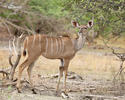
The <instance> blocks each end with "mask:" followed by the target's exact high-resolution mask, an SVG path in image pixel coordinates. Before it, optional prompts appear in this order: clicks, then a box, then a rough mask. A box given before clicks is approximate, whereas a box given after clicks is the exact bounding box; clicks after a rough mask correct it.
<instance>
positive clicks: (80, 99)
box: [0, 49, 125, 100]
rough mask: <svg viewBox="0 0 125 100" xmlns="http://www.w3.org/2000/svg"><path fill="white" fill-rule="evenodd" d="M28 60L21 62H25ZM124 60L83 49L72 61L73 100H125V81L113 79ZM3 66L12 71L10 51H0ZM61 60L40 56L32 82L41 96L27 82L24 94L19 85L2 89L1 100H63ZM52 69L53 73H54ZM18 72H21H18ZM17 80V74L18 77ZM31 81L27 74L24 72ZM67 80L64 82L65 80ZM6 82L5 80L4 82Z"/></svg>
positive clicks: (70, 83) (71, 89) (70, 95)
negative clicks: (58, 87)
mask: <svg viewBox="0 0 125 100" xmlns="http://www.w3.org/2000/svg"><path fill="white" fill-rule="evenodd" d="M23 60H24V58H22V59H21V62H22V61H23ZM119 64H120V61H119V60H117V58H116V57H115V56H114V55H112V54H111V53H104V52H95V51H89V52H88V50H86V49H84V50H81V51H80V52H79V53H78V54H77V55H76V57H75V58H74V59H73V60H72V61H71V64H70V66H69V72H70V73H69V74H70V75H69V76H68V80H67V88H68V90H69V92H68V95H69V98H68V99H69V100H125V82H124V80H119V78H117V80H116V81H115V83H114V82H113V80H112V79H113V76H114V75H115V74H116V72H117V71H118V69H119ZM0 65H1V67H3V68H8V67H9V64H8V50H5V49H4V50H0ZM58 66H59V61H58V60H48V59H46V58H43V57H40V58H39V59H38V61H37V62H36V64H35V67H34V70H33V75H32V79H33V81H34V85H35V90H36V92H37V94H33V93H32V91H31V89H30V85H29V84H28V83H26V82H25V83H23V85H22V93H21V94H19V93H17V90H16V88H15V86H8V87H3V86H0V97H1V98H2V99H0V100H62V97H61V93H62V92H61V91H63V84H62V83H61V85H60V92H59V93H58V94H57V93H56V91H55V90H56V85H57V77H51V75H53V74H54V75H55V74H56V73H58ZM50 69H51V70H50ZM71 72H75V73H71ZM16 73H17V71H16ZM15 77H17V75H15ZM22 79H23V80H27V73H26V72H24V73H23V78H22ZM62 81H63V80H62ZM0 83H2V81H0Z"/></svg>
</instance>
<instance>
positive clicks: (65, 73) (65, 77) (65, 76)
mask: <svg viewBox="0 0 125 100" xmlns="http://www.w3.org/2000/svg"><path fill="white" fill-rule="evenodd" d="M67 72H68V69H65V70H64V83H63V84H64V92H65V93H66V79H67Z"/></svg>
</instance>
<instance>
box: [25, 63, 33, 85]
mask: <svg viewBox="0 0 125 100" xmlns="http://www.w3.org/2000/svg"><path fill="white" fill-rule="evenodd" d="M33 66H34V62H33V63H31V64H30V65H29V67H28V68H27V74H28V78H29V83H30V85H31V86H33V82H32V80H31V73H32V69H33Z"/></svg>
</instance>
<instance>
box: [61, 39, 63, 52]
mask: <svg viewBox="0 0 125 100" xmlns="http://www.w3.org/2000/svg"><path fill="white" fill-rule="evenodd" d="M61 41H62V49H61V50H62V51H61V52H62V53H63V51H64V41H63V40H62V38H61Z"/></svg>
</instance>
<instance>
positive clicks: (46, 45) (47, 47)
mask: <svg viewBox="0 0 125 100" xmlns="http://www.w3.org/2000/svg"><path fill="white" fill-rule="evenodd" d="M47 49H48V38H47V37H46V51H45V55H47Z"/></svg>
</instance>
